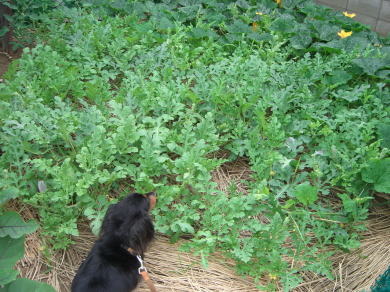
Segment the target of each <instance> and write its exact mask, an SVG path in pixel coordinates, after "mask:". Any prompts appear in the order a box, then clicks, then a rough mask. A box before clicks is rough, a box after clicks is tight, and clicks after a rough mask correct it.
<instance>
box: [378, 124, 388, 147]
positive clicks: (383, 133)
mask: <svg viewBox="0 0 390 292" xmlns="http://www.w3.org/2000/svg"><path fill="white" fill-rule="evenodd" d="M378 136H379V139H381V140H382V141H381V145H382V146H383V147H386V148H389V149H390V124H386V123H381V124H379V125H378Z"/></svg>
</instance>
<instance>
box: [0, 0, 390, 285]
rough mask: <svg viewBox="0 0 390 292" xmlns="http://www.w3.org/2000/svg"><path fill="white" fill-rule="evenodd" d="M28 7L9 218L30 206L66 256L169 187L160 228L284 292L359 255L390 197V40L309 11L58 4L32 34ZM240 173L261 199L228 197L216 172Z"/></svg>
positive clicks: (246, 4) (5, 95) (5, 154)
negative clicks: (125, 207)
mask: <svg viewBox="0 0 390 292" xmlns="http://www.w3.org/2000/svg"><path fill="white" fill-rule="evenodd" d="M4 2H7V1H4V0H3V1H2V3H4ZM31 2H34V1H31ZM35 2H36V3H38V2H39V3H46V2H44V1H35ZM35 2H34V3H35ZM18 3H19V1H13V5H15V6H14V9H15V11H16V13H15V14H16V16H15V15H14V16H13V17H14V19H15V22H14V23H15V26H17V25H18V24H20V23H22V24H20V27H24V26H25V25H26V24H31V23H33V24H34V25H33V29H34V33H35V43H34V46H33V47H32V48H25V49H24V53H23V55H22V57H21V58H20V59H19V60H17V61H15V62H13V63H12V64H11V66H10V68H9V70H8V72H7V73H6V74H5V76H3V78H4V83H1V84H0V103H1V107H0V128H1V130H0V139H1V140H0V147H1V152H0V154H1V156H0V167H1V170H0V171H1V173H2V175H1V176H2V179H1V181H0V188H1V201H0V204H2V205H3V211H4V212H3V211H2V212H3V213H2V216H1V218H5V216H15V215H14V213H12V214H13V215H10V214H11V213H5V210H6V207H7V205H6V204H5V203H6V201H7V200H10V199H15V198H18V199H19V200H21V201H23V202H24V203H25V204H28V205H31V206H32V207H35V208H36V209H37V210H38V212H39V216H40V218H39V220H40V226H41V230H40V232H41V234H42V235H43V238H44V242H45V244H46V245H47V246H46V247H47V248H48V249H49V250H50V249H53V248H54V249H59V248H66V247H67V246H68V245H69V244H71V242H72V241H71V236H77V235H78V231H77V221H78V220H79V219H80V218H81V217H86V218H87V219H89V220H90V222H91V228H92V230H93V231H94V232H95V233H96V232H97V231H98V230H99V227H100V220H101V219H102V217H103V215H104V213H105V211H106V209H107V207H108V206H109V205H110V204H111V203H112V202H115V201H116V200H117V199H118V198H120V197H121V196H123V195H125V194H126V193H127V192H130V191H133V190H136V191H139V192H149V191H152V190H156V191H157V193H158V194H159V202H158V205H157V208H156V210H155V211H154V216H155V223H156V228H157V230H158V231H160V232H162V233H164V234H167V235H169V236H171V238H172V240H177V239H178V238H180V237H183V236H185V237H186V238H189V239H190V240H189V241H188V243H187V244H186V245H185V246H183V248H185V249H188V250H192V251H194V252H196V253H198V254H200V255H201V256H202V259H203V263H204V265H206V266H207V257H208V256H209V255H210V254H211V253H213V252H215V251H219V252H222V253H223V254H224V255H225V256H227V257H230V258H233V259H234V260H235V261H236V262H237V271H238V272H239V273H240V274H243V275H250V276H252V277H253V278H254V279H255V280H256V281H257V280H259V279H260V278H261V277H263V278H264V276H266V278H267V279H268V283H267V284H266V287H265V288H267V289H269V290H275V289H276V287H277V285H279V284H280V285H282V286H283V287H284V290H286V291H288V290H290V289H292V288H294V287H296V286H297V285H299V283H300V282H301V278H300V276H299V272H300V271H313V272H315V273H319V274H323V275H325V276H327V277H332V274H331V272H330V271H331V263H330V262H329V261H328V257H329V256H330V255H331V253H332V251H331V250H334V249H335V248H336V249H342V250H344V251H349V250H351V249H354V248H357V247H358V246H359V232H360V231H362V230H363V229H364V228H365V227H364V220H365V219H366V218H367V215H368V208H369V206H370V201H371V199H372V198H373V195H374V193H375V192H383V193H389V192H390V185H389V182H390V158H389V147H390V146H389V145H390V140H389V137H390V118H389V104H390V98H389V87H388V83H387V82H388V81H389V79H390V78H389V72H390V41H389V39H385V38H380V37H378V36H377V35H376V34H375V33H373V32H371V31H369V30H368V28H367V27H365V26H364V25H361V24H358V23H356V22H354V21H353V20H351V19H350V18H349V17H347V16H344V15H342V14H341V13H339V12H333V11H331V10H330V9H327V8H324V7H320V6H317V5H315V4H313V3H312V2H311V1H306V0H290V1H287V0H286V1H276V2H275V1H271V0H263V1H222V0H221V1H214V0H210V1H190V0H183V1H179V0H172V1H169V0H166V1H161V2H160V3H154V2H150V1H103V0H99V1H98V0H95V1H83V4H82V5H81V4H78V3H77V1H76V2H75V1H64V2H62V1H53V2H51V1H49V2H48V3H49V4H50V5H48V6H47V7H46V6H45V7H44V8H45V9H43V10H42V11H40V10H39V9H40V7H38V6H37V7H35V8H36V9H38V10H39V13H36V14H34V19H33V20H31V19H29V16H30V14H29V13H24V14H21V13H19V14H18V13H17V12H18V9H19V8H18V6H17V4H18ZM53 3H55V5H53ZM37 5H38V4H37ZM41 8H42V7H41ZM26 9H27V8H26ZM42 12H43V13H42ZM16 20H18V21H16ZM30 27H31V25H30ZM342 31H344V32H342ZM350 32H352V33H350ZM21 35H22V34H21ZM20 40H21V43H22V42H23V38H21V39H20ZM221 153H224V155H221ZM237 159H245V160H246V161H248V164H249V165H250V168H251V172H252V174H251V177H250V179H248V180H245V181H241V182H240V183H241V184H244V185H245V186H246V189H247V191H246V192H245V193H241V192H239V191H238V190H237V188H236V186H235V183H232V185H231V186H230V188H229V192H228V193H226V192H221V191H220V190H219V189H218V188H217V185H216V183H215V182H213V181H212V179H211V178H212V177H211V173H212V171H213V170H215V169H217V168H218V167H220V166H221V165H223V164H224V163H225V162H232V161H235V160H237ZM8 222H9V221H8ZM31 224H32V225H31V226H30V228H31V229H29V230H26V231H25V232H24V233H27V232H31V231H33V230H35V228H36V226H35V225H34V224H33V223H31ZM2 230H11V229H10V228H7V226H6V224H3V226H0V237H2V239H1V240H2V241H4V240H9V239H10V238H11V237H12V235H11V234H10V233H4V232H2ZM10 236H11V237H10ZM20 236H21V234H20ZM20 236H18V237H20ZM3 244H4V245H5V244H6V243H5V242H4V243H1V245H3ZM17 258H18V257H14V259H15V260H11V261H10V260H9V261H8V262H7V263H8V266H7V269H8V271H9V268H10V267H11V266H13V265H14V264H15V261H16V260H17ZM0 263H1V262H0ZM2 268H3V266H2ZM4 269H5V268H4ZM15 277H16V274H12V275H9V277H8V278H6V281H3V282H2V283H0V284H6V283H8V282H10V281H12V280H13V279H14V278H15ZM7 281H8V282H7ZM259 287H260V283H259ZM263 288H264V287H263Z"/></svg>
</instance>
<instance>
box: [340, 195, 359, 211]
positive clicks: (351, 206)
mask: <svg viewBox="0 0 390 292" xmlns="http://www.w3.org/2000/svg"><path fill="white" fill-rule="evenodd" d="M339 197H340V198H341V200H342V201H343V207H344V209H345V211H346V212H347V213H352V212H355V211H356V203H355V201H354V200H352V199H351V198H350V197H349V196H348V195H347V194H339Z"/></svg>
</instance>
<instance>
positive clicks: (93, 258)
mask: <svg viewBox="0 0 390 292" xmlns="http://www.w3.org/2000/svg"><path fill="white" fill-rule="evenodd" d="M155 204H156V195H155V193H148V194H145V195H142V194H138V193H135V194H131V195H128V196H127V197H126V198H124V199H123V200H122V201H120V202H118V203H117V204H113V205H111V206H110V207H109V208H108V211H107V213H106V215H105V217H104V219H103V223H102V228H101V231H100V238H99V239H98V240H97V241H96V242H95V244H94V246H93V247H92V249H91V251H90V253H89V255H88V257H87V258H86V260H85V261H84V262H83V263H82V264H81V266H80V268H79V270H78V271H77V274H76V276H75V278H74V279H73V282H72V292H92V291H93V292H122V291H123V292H129V291H131V290H133V289H135V287H136V286H137V284H138V281H139V279H140V275H139V270H138V269H139V268H140V260H139V259H138V258H137V256H140V257H141V258H143V255H144V252H145V250H146V248H147V246H148V244H149V243H150V242H151V241H152V239H153V236H154V227H153V223H152V219H151V217H150V216H149V211H150V210H151V209H152V208H153V207H154V205H155Z"/></svg>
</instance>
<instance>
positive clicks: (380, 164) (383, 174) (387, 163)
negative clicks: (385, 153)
mask: <svg viewBox="0 0 390 292" xmlns="http://www.w3.org/2000/svg"><path fill="white" fill-rule="evenodd" d="M362 178H363V180H364V181H365V182H368V183H372V184H373V185H374V189H375V190H376V191H377V192H382V193H390V158H385V159H382V160H374V161H371V162H370V163H369V165H368V166H367V167H366V168H364V169H363V170H362Z"/></svg>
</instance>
